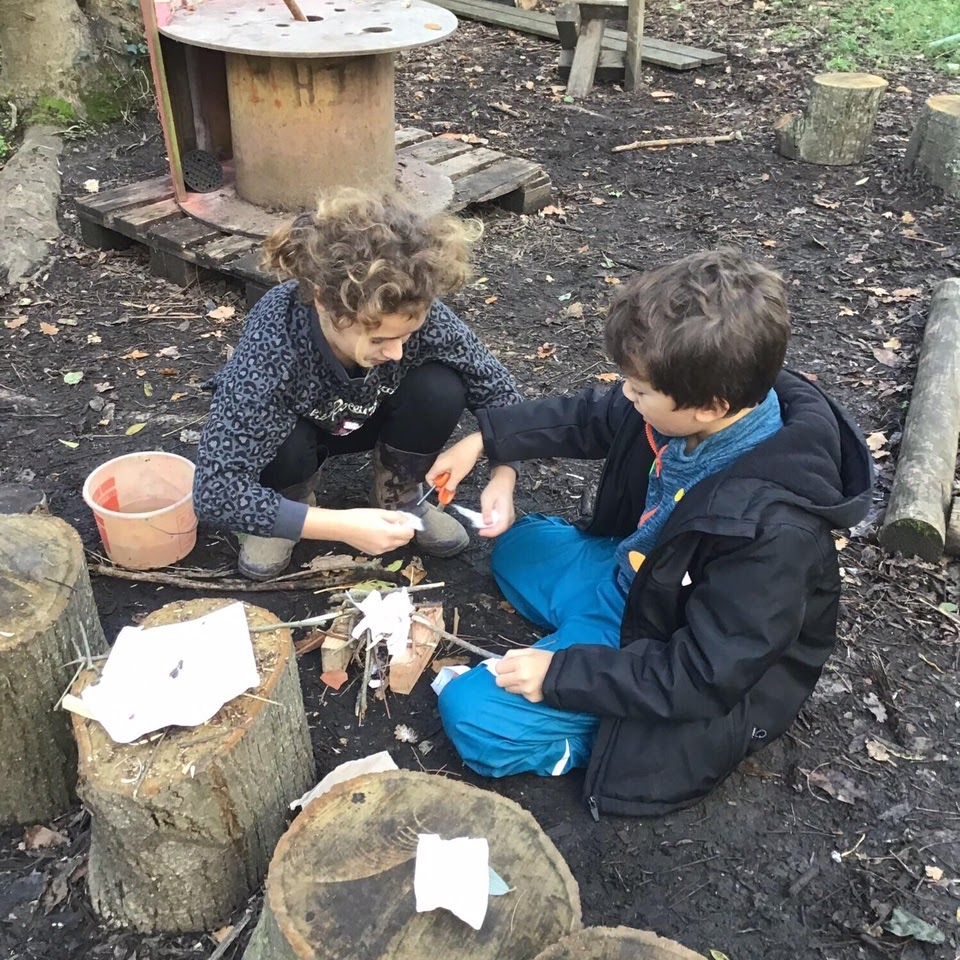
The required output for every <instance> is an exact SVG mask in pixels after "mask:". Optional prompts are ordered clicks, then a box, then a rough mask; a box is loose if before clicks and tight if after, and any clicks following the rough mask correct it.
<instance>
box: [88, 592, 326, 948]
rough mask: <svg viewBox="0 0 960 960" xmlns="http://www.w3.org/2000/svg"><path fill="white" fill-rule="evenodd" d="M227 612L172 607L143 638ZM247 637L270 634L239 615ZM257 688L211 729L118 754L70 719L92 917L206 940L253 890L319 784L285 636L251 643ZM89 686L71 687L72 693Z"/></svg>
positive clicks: (258, 612) (275, 633)
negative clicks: (87, 819) (292, 807)
mask: <svg viewBox="0 0 960 960" xmlns="http://www.w3.org/2000/svg"><path fill="white" fill-rule="evenodd" d="M230 602H233V601H229V600H223V599H202V600H189V601H183V602H178V603H170V604H167V605H166V606H165V607H162V608H161V609H159V610H157V611H155V612H154V613H152V614H151V615H150V616H149V617H147V618H146V620H144V621H143V626H144V627H155V626H161V625H163V624H169V623H179V622H182V621H185V620H194V619H196V618H198V617H200V616H203V615H204V614H207V613H210V612H211V611H213V610H216V609H218V608H219V607H221V606H223V605H224V604H226V603H230ZM244 606H245V609H246V613H247V622H248V623H249V625H250V626H251V627H254V626H266V625H269V624H272V623H278V622H279V621H278V620H277V618H276V617H275V616H274V615H273V614H272V613H269V612H268V611H266V610H262V609H260V608H259V607H254V606H250V605H249V604H244ZM251 637H252V639H253V643H254V653H255V656H256V662H257V669H258V671H259V674H260V686H259V687H258V688H257V690H255V691H251V693H252V695H241V696H240V697H238V698H236V699H234V700H232V701H230V702H229V703H227V704H225V705H224V707H223V708H222V709H221V710H220V711H219V713H217V714H216V716H214V717H213V718H212V719H211V720H209V721H208V722H207V723H205V724H203V725H201V726H199V727H194V728H189V729H187V728H181V727H170V728H168V729H167V730H166V732H164V733H162V734H161V733H158V734H153V735H152V736H151V737H148V738H144V739H143V740H141V741H138V742H137V743H132V744H120V743H114V742H113V741H112V740H111V739H110V738H109V737H108V736H107V733H106V731H105V730H104V729H103V728H102V727H101V726H100V725H99V724H98V723H96V722H95V721H92V720H87V719H85V718H83V717H80V716H75V717H74V721H73V722H74V733H75V736H76V738H77V743H78V745H79V749H80V780H79V783H78V792H79V793H80V797H81V799H82V800H83V802H84V803H85V804H86V806H87V808H88V809H89V811H90V815H91V831H90V859H89V865H88V872H87V878H88V883H89V887H90V897H91V900H92V903H93V906H94V909H95V910H96V911H97V913H98V914H99V915H100V916H101V917H103V918H104V919H107V920H113V921H116V922H119V923H121V924H123V925H125V926H129V927H132V928H133V929H135V930H139V931H141V932H144V933H175V932H186V931H199V930H212V929H214V928H215V927H219V926H221V925H222V924H223V923H225V922H226V921H227V919H228V918H229V917H230V915H231V914H232V913H233V912H234V911H235V910H236V909H237V907H239V906H240V905H241V904H242V903H244V902H245V901H246V899H247V898H248V897H249V896H250V894H251V893H252V892H253V891H254V890H255V889H256V888H257V887H258V886H259V884H260V883H261V881H262V880H263V877H264V875H265V874H266V871H267V866H268V864H269V862H270V856H271V854H272V853H273V849H274V846H275V844H276V842H277V840H279V839H280V836H281V834H282V833H283V830H284V828H285V827H286V823H287V819H288V817H289V804H290V802H291V801H292V800H295V799H297V797H299V796H301V795H302V794H303V793H304V791H306V790H307V789H309V788H310V787H311V786H313V784H314V783H315V780H316V767H315V764H314V760H313V754H312V751H311V747H310V738H309V733H308V729H307V721H306V715H305V713H304V709H303V698H302V695H301V692H300V679H299V674H298V671H297V662H296V657H295V655H294V651H293V643H292V639H291V635H290V630H289V629H286V628H283V629H278V630H271V631H264V632H257V633H252V634H251ZM94 680H95V678H94V677H93V676H83V677H81V678H80V679H79V680H78V681H77V684H76V685H75V689H74V693H77V694H79V692H80V691H81V690H82V689H83V687H85V686H86V685H87V684H88V683H90V682H93V681H94Z"/></svg>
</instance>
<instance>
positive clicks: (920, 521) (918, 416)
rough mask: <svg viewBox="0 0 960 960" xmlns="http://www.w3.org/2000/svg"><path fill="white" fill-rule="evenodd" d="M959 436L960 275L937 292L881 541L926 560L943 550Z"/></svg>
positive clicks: (936, 558) (915, 381)
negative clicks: (959, 278)
mask: <svg viewBox="0 0 960 960" xmlns="http://www.w3.org/2000/svg"><path fill="white" fill-rule="evenodd" d="M958 435H960V280H944V281H943V283H941V284H940V285H939V286H938V287H937V289H936V291H935V292H934V295H933V301H932V303H931V304H930V317H929V319H928V320H927V326H926V329H925V330H924V334H923V347H922V348H921V351H920V362H919V364H918V365H917V375H916V379H915V380H914V384H913V393H912V394H911V396H910V408H909V411H908V413H907V422H906V425H905V426H904V428H903V440H902V441H901V442H900V455H899V457H898V458H897V473H896V476H895V477H894V481H893V489H892V490H891V491H890V503H889V506H888V507H887V514H886V517H885V519H884V523H883V527H882V528H881V529H880V542H881V543H882V544H883V546H884V547H886V548H887V549H888V550H891V551H895V550H899V551H900V552H901V553H903V554H906V555H908V556H918V557H921V558H922V559H924V560H931V561H933V560H939V559H940V557H941V555H942V554H943V548H944V540H945V537H946V526H947V518H948V516H949V513H950V500H951V497H952V495H953V479H954V474H955V472H956V468H957V440H958Z"/></svg>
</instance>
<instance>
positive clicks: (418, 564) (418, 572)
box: [400, 557, 427, 587]
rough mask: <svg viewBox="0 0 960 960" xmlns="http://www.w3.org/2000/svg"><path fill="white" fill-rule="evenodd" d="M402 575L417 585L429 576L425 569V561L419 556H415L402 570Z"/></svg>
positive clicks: (412, 584) (411, 584) (413, 584)
mask: <svg viewBox="0 0 960 960" xmlns="http://www.w3.org/2000/svg"><path fill="white" fill-rule="evenodd" d="M400 575H401V576H402V577H406V578H407V579H408V580H409V581H410V586H411V587H415V586H416V585H417V584H418V583H420V581H421V580H423V579H425V578H426V576H427V571H426V570H424V569H423V561H422V560H421V559H420V558H419V557H414V558H413V559H412V560H411V561H410V562H409V563H408V564H407V565H406V566H405V567H404V568H403V569H402V570H401V571H400Z"/></svg>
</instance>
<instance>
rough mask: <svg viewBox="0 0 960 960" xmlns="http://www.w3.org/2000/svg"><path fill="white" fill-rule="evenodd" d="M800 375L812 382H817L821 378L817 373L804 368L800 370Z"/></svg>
mask: <svg viewBox="0 0 960 960" xmlns="http://www.w3.org/2000/svg"><path fill="white" fill-rule="evenodd" d="M800 376H801V377H803V378H804V380H809V381H810V382H811V383H816V382H817V381H818V380H819V379H820V378H819V377H818V376H817V375H816V374H815V373H807V372H806V371H804V370H801V371H800Z"/></svg>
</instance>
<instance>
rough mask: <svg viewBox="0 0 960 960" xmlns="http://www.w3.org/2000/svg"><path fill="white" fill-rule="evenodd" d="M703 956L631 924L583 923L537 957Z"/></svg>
mask: <svg viewBox="0 0 960 960" xmlns="http://www.w3.org/2000/svg"><path fill="white" fill-rule="evenodd" d="M626 957H629V958H630V960H703V956H702V954H699V953H694V952H693V951H692V950H688V949H687V948H686V947H684V946H682V945H681V944H679V943H677V942H676V941H674V940H667V939H666V938H665V937H658V936H657V935H656V934H655V933H651V932H650V931H649V930H634V929H632V928H630V927H584V928H583V929H582V930H579V931H578V932H577V933H572V934H570V936H569V937H564V938H563V939H562V940H560V941H558V942H557V943H555V944H553V946H550V947H547V949H546V950H544V951H543V953H541V954H540V956H539V957H537V960H624V958H626Z"/></svg>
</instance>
